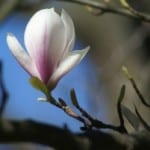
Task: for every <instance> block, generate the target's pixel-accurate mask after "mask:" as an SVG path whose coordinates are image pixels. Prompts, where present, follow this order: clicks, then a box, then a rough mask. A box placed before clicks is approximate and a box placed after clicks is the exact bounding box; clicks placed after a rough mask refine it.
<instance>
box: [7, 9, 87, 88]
mask: <svg viewBox="0 0 150 150" xmlns="http://www.w3.org/2000/svg"><path fill="white" fill-rule="evenodd" d="M74 41H75V32H74V24H73V22H72V19H71V17H70V16H69V15H68V14H67V13H66V12H65V11H64V10H62V12H61V15H59V14H57V13H56V12H55V10H54V8H51V9H43V10H40V11H38V12H36V13H35V14H34V15H33V16H32V18H31V19H30V21H29V22H28V24H27V26H26V29H25V33H24V43H25V47H26V50H27V51H25V50H24V49H23V47H22V46H21V44H20V43H19V41H18V40H17V38H16V37H15V36H14V35H13V34H8V35H7V43H8V47H9V49H10V50H11V52H12V54H13V55H14V56H15V58H16V59H17V61H18V62H19V63H20V65H21V66H22V67H23V68H24V69H25V70H26V71H27V72H28V73H29V74H30V75H31V76H34V77H37V78H38V79H40V80H41V81H42V82H43V83H44V84H45V85H46V86H47V87H48V88H49V89H53V88H54V87H55V86H56V84H57V83H58V81H59V80H60V78H61V77H62V76H64V75H65V74H66V73H67V72H69V71H70V70H71V69H72V68H73V67H74V66H75V65H77V64H78V63H79V62H80V61H81V60H82V58H83V57H84V56H85V55H86V53H87V52H88V50H89V47H86V48H85V49H83V50H75V51H72V49H73V46H74Z"/></svg>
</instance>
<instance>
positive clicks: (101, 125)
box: [70, 86, 127, 133]
mask: <svg viewBox="0 0 150 150" xmlns="http://www.w3.org/2000/svg"><path fill="white" fill-rule="evenodd" d="M124 94H125V86H123V87H122V89H121V92H120V96H119V99H118V114H119V119H120V126H114V125H110V124H106V123H103V122H102V121H100V120H98V119H95V118H93V117H92V116H91V115H90V114H89V113H88V112H86V111H85V110H84V109H83V108H82V107H81V106H80V105H79V103H78V100H77V97H76V94H75V91H74V89H73V90H71V92H70V95H71V100H72V102H73V104H74V106H75V107H76V108H77V109H78V110H79V111H80V112H81V114H82V116H83V117H85V118H86V119H88V120H89V121H90V122H91V128H97V129H111V130H114V131H117V132H120V133H127V131H126V129H125V127H124V120H123V117H122V112H121V102H122V100H123V98H124ZM83 129H84V128H83ZM85 129H86V128H85Z"/></svg>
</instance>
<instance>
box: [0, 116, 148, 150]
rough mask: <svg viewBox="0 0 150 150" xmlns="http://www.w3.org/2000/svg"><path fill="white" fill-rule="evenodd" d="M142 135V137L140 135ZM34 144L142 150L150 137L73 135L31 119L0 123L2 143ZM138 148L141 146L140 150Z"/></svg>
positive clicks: (85, 149)
mask: <svg viewBox="0 0 150 150" xmlns="http://www.w3.org/2000/svg"><path fill="white" fill-rule="evenodd" d="M139 135H142V136H139ZM12 142H13V143H14V142H15V143H19V142H32V143H39V144H43V145H47V146H51V147H54V148H56V149H58V150H59V149H61V150H70V149H71V150H77V149H78V150H93V149H94V150H99V149H105V150H110V149H115V150H122V149H128V148H131V147H132V148H131V150H139V149H140V150H142V149H143V142H144V149H145V147H146V146H147V147H146V148H148V149H149V148H150V144H149V143H150V134H149V133H148V132H147V133H146V134H145V133H143V134H138V138H137V135H124V134H117V133H114V134H112V133H108V132H107V133H104V132H101V131H98V130H95V131H91V130H90V131H87V132H84V133H77V134H73V133H72V132H70V131H69V130H66V129H61V128H58V127H55V126H52V125H47V124H44V123H38V122H35V121H32V120H24V121H14V120H4V119H2V120H0V143H12ZM137 145H138V147H137Z"/></svg>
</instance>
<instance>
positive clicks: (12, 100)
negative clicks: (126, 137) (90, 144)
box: [0, 0, 150, 150]
mask: <svg viewBox="0 0 150 150" xmlns="http://www.w3.org/2000/svg"><path fill="white" fill-rule="evenodd" d="M97 1H99V2H107V3H111V4H112V5H115V6H117V7H121V6H120V3H119V0H118V1H117V0H107V1H104V0H97ZM128 2H129V3H130V4H131V6H132V7H133V8H135V9H137V10H139V11H142V12H145V13H150V1H149V0H143V1H141V0H136V1H135V0H128ZM50 7H55V9H56V10H57V12H61V9H62V8H63V9H65V10H66V11H67V12H68V13H69V14H70V16H71V17H72V19H73V21H74V24H75V30H76V44H75V48H74V49H81V48H84V47H85V46H87V45H90V46H91V50H90V52H89V54H88V56H87V57H86V58H84V60H83V61H82V62H81V63H80V64H79V65H78V66H77V67H75V68H74V69H73V70H72V71H71V72H70V73H68V74H67V75H66V76H65V77H64V78H63V79H62V80H61V81H60V82H59V84H58V86H57V88H56V89H55V90H54V92H53V95H54V97H55V98H58V97H62V98H63V99H65V100H66V101H67V103H68V104H69V105H70V106H71V107H72V108H73V106H72V104H71V102H70V97H69V92H70V90H71V89H72V88H74V89H75V91H76V94H77V97H78V100H79V103H80V105H81V106H82V107H83V108H85V109H86V110H87V111H88V112H89V113H90V114H92V115H93V116H94V117H96V118H98V119H100V120H102V121H104V122H106V123H112V124H115V125H118V116H117V111H116V102H117V98H118V95H119V91H120V88H121V85H122V84H126V86H127V91H126V95H125V99H124V104H125V105H126V106H127V107H128V108H130V109H131V110H133V106H134V105H133V104H135V105H136V106H137V108H138V110H139V112H140V113H141V114H142V116H143V117H144V119H145V120H147V121H150V120H149V114H150V113H149V110H147V109H146V108H145V107H144V106H142V105H141V103H140V101H139V100H138V97H137V95H136V93H135V91H134V90H133V88H132V86H131V84H130V82H129V81H128V80H127V78H126V77H125V76H124V75H123V73H122V71H121V67H122V65H126V66H127V67H128V69H129V71H130V72H131V74H132V75H133V77H134V79H135V80H136V82H137V84H138V87H139V89H140V91H141V92H142V93H143V95H144V96H145V97H146V98H147V99H148V97H149V89H150V76H149V73H150V50H149V48H150V24H149V23H144V22H140V21H138V20H134V19H131V18H127V17H123V16H120V15H115V14H103V15H97V14H98V13H99V10H96V9H92V10H91V9H89V7H87V6H81V5H77V4H73V3H66V2H60V1H54V0H53V1H48V0H22V1H19V0H0V60H2V62H3V77H4V83H5V86H6V88H7V91H8V93H9V100H8V103H7V105H6V109H5V111H4V114H3V117H4V118H10V119H28V118H30V119H33V120H36V121H41V122H45V123H48V124H54V125H57V126H60V127H63V126H64V125H67V126H68V128H69V129H71V130H72V131H74V132H76V131H79V127H80V126H81V124H80V123H79V122H77V121H75V120H73V119H72V118H70V117H68V116H67V115H66V114H64V113H63V112H62V111H60V110H58V109H57V108H55V107H53V106H51V105H49V104H47V103H42V102H38V101H37V98H38V97H41V96H43V95H42V94H41V93H40V92H38V91H36V90H35V89H33V88H32V87H31V86H30V84H29V82H28V79H29V76H28V74H27V73H26V72H25V71H24V70H23V69H22V68H21V67H20V66H19V64H18V63H17V62H16V60H15V59H14V58H13V56H12V55H11V53H10V51H9V49H8V47H7V44H6V35H7V33H9V32H11V33H13V34H14V35H16V37H17V38H18V39H19V41H20V42H21V43H22V45H23V46H24V43H23V40H24V39H23V36H24V29H25V26H26V24H27V22H28V20H29V18H30V17H31V16H32V14H33V13H35V12H36V11H37V10H39V9H42V8H50ZM112 112H113V113H112ZM54 116H55V117H54ZM126 125H127V127H128V129H129V130H130V131H131V132H132V128H131V127H130V126H129V124H128V122H127V123H126ZM0 149H15V150H16V149H49V148H45V147H41V146H37V145H33V144H19V145H18V144H9V145H7V146H6V145H1V146H0Z"/></svg>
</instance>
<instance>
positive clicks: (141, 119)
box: [135, 107, 150, 131]
mask: <svg viewBox="0 0 150 150" xmlns="http://www.w3.org/2000/svg"><path fill="white" fill-rule="evenodd" d="M135 112H136V115H137V116H138V118H139V120H140V122H141V123H142V125H143V126H144V128H145V129H146V130H148V131H150V126H149V125H148V124H147V123H146V121H145V120H144V119H143V118H142V116H141V115H140V113H139V112H138V110H137V108H136V107H135Z"/></svg>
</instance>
